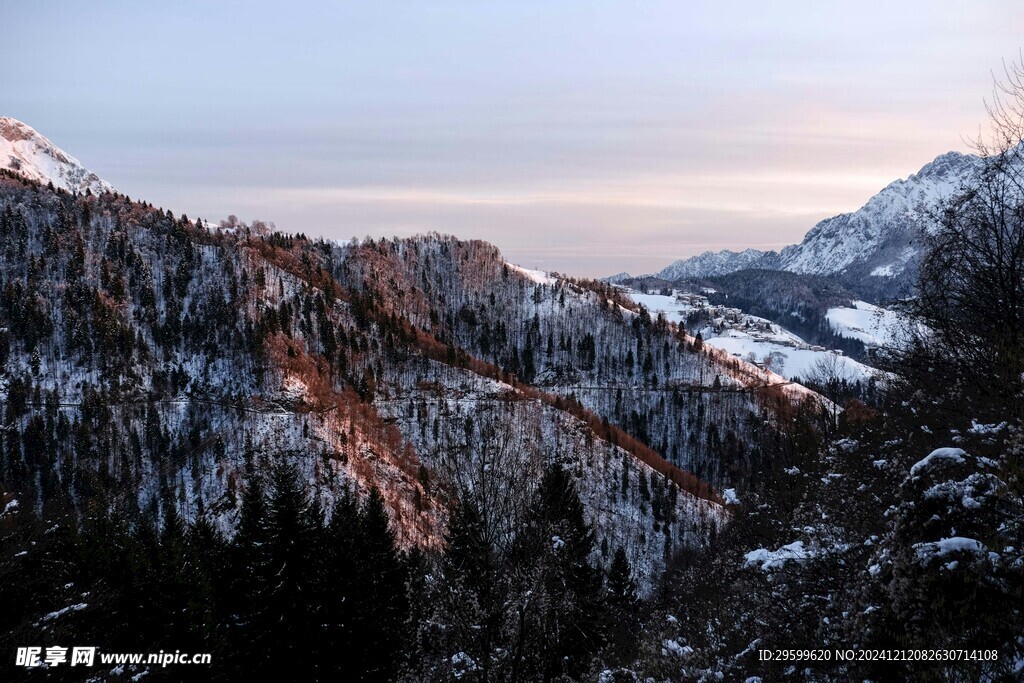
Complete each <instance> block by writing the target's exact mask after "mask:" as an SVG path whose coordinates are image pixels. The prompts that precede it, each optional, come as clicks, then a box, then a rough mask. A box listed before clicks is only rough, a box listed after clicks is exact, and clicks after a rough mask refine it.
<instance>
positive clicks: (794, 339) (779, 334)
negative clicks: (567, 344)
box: [626, 290, 881, 382]
mask: <svg viewBox="0 0 1024 683" xmlns="http://www.w3.org/2000/svg"><path fill="white" fill-rule="evenodd" d="M673 291H675V290H673ZM626 293H627V294H628V295H629V298H631V299H632V300H633V301H635V302H636V303H638V304H641V305H643V306H645V307H646V308H647V309H648V310H649V311H650V312H651V316H652V317H655V316H657V314H658V313H663V314H664V315H665V318H666V319H667V320H668V321H669V322H673V323H676V324H677V325H682V324H683V322H684V321H685V320H686V316H687V315H689V314H690V313H692V312H693V311H696V310H701V309H704V310H707V311H708V313H709V314H710V315H712V316H713V317H714V318H720V317H721V316H722V315H723V312H724V311H732V312H733V313H730V314H731V315H734V317H736V318H737V320H736V322H734V323H730V325H731V327H730V328H728V329H724V330H723V331H722V332H721V333H716V332H715V329H713V328H712V327H707V328H705V329H703V330H701V335H702V336H703V337H704V342H705V343H707V344H709V345H711V346H713V347H715V348H718V349H721V350H723V351H726V352H727V353H729V354H732V355H734V356H735V355H739V356H740V357H741V358H743V359H744V360H746V359H747V358H748V356H749V354H751V353H753V354H754V356H755V359H756V360H757V361H758V362H761V361H763V360H764V358H765V357H767V356H769V355H771V354H773V353H775V354H780V356H776V358H780V357H781V360H782V365H781V366H779V365H776V366H774V367H772V368H771V369H772V371H774V372H775V373H776V374H779V375H781V376H783V377H785V378H786V379H794V378H797V377H799V378H802V379H807V377H808V376H810V375H811V374H812V372H813V371H814V369H815V366H816V365H817V364H818V363H819V362H820V361H825V362H826V363H828V364H832V362H833V359H835V365H836V370H837V371H838V372H839V373H840V376H842V377H845V378H846V379H847V380H848V381H851V382H853V381H857V380H860V381H867V380H868V379H869V378H870V377H872V376H874V375H876V374H877V372H876V371H875V370H874V369H873V368H871V367H868V366H867V365H864V364H863V363H860V362H858V361H855V360H853V359H852V358H847V357H846V356H840V355H837V354H835V353H833V352H832V351H829V350H821V349H820V348H817V347H812V346H811V345H810V344H808V343H807V342H805V341H804V340H803V339H801V338H800V337H799V336H797V335H795V334H793V333H792V332H790V331H789V330H787V329H785V328H784V327H782V326H780V325H777V324H775V323H773V322H772V321H770V320H767V319H766V318H760V317H758V316H754V315H748V314H745V313H742V312H736V311H735V309H727V308H726V307H721V306H711V305H710V304H708V302H707V299H706V298H705V297H702V296H697V295H688V294H686V293H681V296H680V297H677V296H675V295H673V296H667V295H665V294H643V293H641V292H637V291H634V290H627V291H626ZM866 305H867V306H870V305H871V304H866ZM879 310H881V309H879Z"/></svg>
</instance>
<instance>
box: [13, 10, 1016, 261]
mask: <svg viewBox="0 0 1024 683" xmlns="http://www.w3.org/2000/svg"><path fill="white" fill-rule="evenodd" d="M204 7H205V5H204ZM5 10H6V14H8V20H7V21H6V22H5V23H4V26H3V27H0V36H2V37H3V38H4V40H3V41H0V43H2V47H0V50H2V52H3V54H4V55H5V57H6V58H7V60H8V62H9V63H13V64H16V65H17V66H18V68H16V69H10V70H8V72H6V73H5V74H4V75H3V76H0V84H2V86H3V87H2V91H3V92H4V93H5V95H6V97H5V102H4V103H3V105H4V108H5V111H4V112H2V113H3V114H5V115H9V116H11V117H13V118H16V119H18V120H21V121H23V122H25V123H26V124H28V125H29V126H32V127H33V128H35V129H36V130H37V131H38V132H40V133H41V134H42V135H44V136H46V137H47V138H49V139H50V140H52V141H53V142H54V144H56V145H57V146H58V147H60V148H61V149H63V150H64V151H66V152H67V153H68V154H70V155H72V156H74V157H76V158H78V159H80V160H81V161H82V163H83V165H84V166H85V167H86V168H88V169H89V170H91V171H94V172H95V173H97V174H98V175H99V176H100V177H102V178H104V179H105V180H107V181H108V182H110V183H111V184H113V185H114V186H115V187H117V188H118V190H119V191H121V192H124V193H126V194H128V195H130V196H132V197H137V198H141V199H144V200H145V201H149V202H152V203H153V204H155V205H159V206H163V207H165V208H169V209H171V210H172V211H174V212H175V213H186V214H188V215H189V216H192V217H201V218H203V219H206V220H209V221H211V222H214V223H215V222H217V221H219V220H221V219H223V218H225V217H227V216H228V215H229V214H234V215H237V216H239V218H240V219H241V220H244V221H247V222H249V221H252V220H254V219H262V220H265V221H272V222H273V223H275V224H276V225H277V227H278V229H280V230H282V231H285V232H291V233H297V232H302V233H305V234H307V235H310V236H322V237H324V238H326V239H341V240H347V239H350V238H352V237H359V238H362V237H364V236H371V237H382V236H386V237H390V236H398V237H404V236H409V235H412V234H419V233H425V232H430V231H437V232H441V233H449V234H454V235H457V236H459V237H462V238H467V239H470V238H477V239H484V240H487V241H489V242H491V243H493V244H495V245H496V246H497V247H498V248H499V249H501V251H502V253H503V254H504V255H505V257H506V258H507V259H508V260H510V261H513V262H515V263H519V264H521V265H523V266H525V267H529V268H541V269H544V270H548V271H552V270H553V271H559V272H562V273H566V274H571V275H582V276H594V277H601V276H607V275H612V274H614V273H619V272H623V271H626V272H630V273H633V274H639V273H651V272H656V271H658V270H660V269H661V268H664V267H665V266H667V265H669V264H670V263H672V262H674V261H676V260H678V259H681V258H686V257H689V256H694V255H697V254H700V253H703V252H705V251H719V250H722V249H730V250H732V251H743V250H744V249H747V248H756V249H779V248H781V247H782V246H785V245H787V244H792V243H796V242H799V241H800V240H801V239H802V238H803V236H804V234H805V233H806V232H807V231H808V230H810V229H811V228H812V227H813V226H814V225H815V224H816V223H817V222H818V221H820V220H822V219H824V218H827V217H829V216H833V215H837V214H841V213H846V212H850V211H854V210H856V209H858V208H859V207H860V206H862V205H863V204H864V203H865V202H866V201H867V200H868V199H869V198H870V197H871V196H873V195H874V194H875V193H877V192H878V191H879V190H881V189H882V188H884V187H885V186H886V185H888V184H889V183H890V182H892V181H893V180H896V179H898V178H905V177H907V176H908V175H910V174H911V173H915V172H917V170H919V169H920V168H921V167H922V166H924V165H925V164H927V163H929V162H930V161H931V160H932V159H934V158H935V157H937V156H939V155H941V154H943V153H946V152H948V151H959V152H965V151H968V150H967V145H966V144H965V140H966V139H967V138H970V137H972V136H973V135H974V134H976V132H977V129H978V124H979V123H980V122H981V121H983V120H984V119H985V111H984V104H983V100H984V98H985V97H986V96H987V95H989V94H990V92H991V82H992V71H993V70H994V71H996V72H998V71H999V69H1000V68H1001V67H1000V65H1001V63H1002V60H1003V59H1004V58H1005V59H1011V58H1013V57H1014V56H1015V55H1017V54H1019V51H1018V46H1016V45H1015V44H1014V42H1015V36H1017V35H1020V29H1021V28H1024V11H1022V10H1021V9H1020V8H1018V7H1016V6H1015V5H1012V4H1010V3H1002V2H994V3H989V4H986V5H985V6H984V7H971V8H960V7H956V6H954V5H952V4H943V5H941V6H938V7H937V6H935V5H934V4H932V3H914V4H911V5H907V6H901V7H899V8H889V9H888V10H887V12H886V14H885V16H884V21H880V20H879V18H878V17H877V16H875V15H872V14H871V13H870V12H868V11H865V10H864V8H859V9H856V10H854V9H837V8H822V7H818V6H806V7H801V6H800V5H798V4H797V5H794V4H788V5H786V6H785V7H783V8H781V9H780V10H779V11H778V12H775V13H772V14H766V13H764V12H763V11H762V12H760V13H759V12H758V11H757V10H756V9H755V6H754V5H750V6H749V11H748V12H747V13H746V14H745V15H744V16H743V17H742V18H740V19H738V20H737V19H735V17H732V16H729V15H728V14H727V13H725V10H724V8H681V7H677V6H674V5H672V4H670V3H668V4H655V5H649V6H645V7H644V8H643V10H642V11H640V10H635V9H630V8H623V7H619V6H617V5H613V4H598V5H589V4H587V5H584V4H576V3H568V4H565V5H560V6H558V7H548V6H541V5H537V4H533V3H520V4H516V5H514V6H503V7H500V8H476V7H473V6H470V5H465V4H462V3H442V4H440V5H434V6H431V7H423V6H415V5H407V4H403V3H389V4H387V5H386V6H378V7H374V8H364V7H344V8H321V7H318V6H316V5H315V4H314V5H304V4H303V3H299V4H298V5H295V6H294V10H293V11H292V12H289V13H288V14H287V15H284V16H281V15H279V13H276V12H275V11H274V6H273V5H271V4H269V3H259V4H257V5H254V6H252V7H251V8H248V9H247V11H246V13H245V14H240V13H238V12H235V11H232V10H231V8H229V7H226V6H215V7H211V8H209V10H208V11H207V12H206V13H205V14H204V21H203V22H202V23H201V24H195V25H193V24H190V23H189V22H188V20H187V19H186V18H185V17H187V16H188V15H189V13H188V12H178V11H172V10H168V9H165V8H137V7H133V6H121V5H120V4H119V3H100V4H99V5H95V6H94V5H90V6H89V7H80V6H77V5H72V4H64V3H56V4H54V5H47V6H45V7H40V6H35V7H25V6H21V5H14V4H12V5H10V6H9V7H5ZM238 37H243V39H241V40H239V39H238ZM29 46H31V48H30V47H29ZM33 53H34V54H35V55H36V57H35V58H34V59H33V60H31V61H29V60H26V59H24V57H23V56H24V55H26V54H33ZM68 64H78V65H80V66H79V67H77V68H74V69H68V68H67V65H68ZM90 69H91V71H92V72H93V73H95V74H96V76H95V78H90V79H83V78H82V77H81V72H82V71H83V70H86V71H88V70H90ZM926 114H927V116H925V115H926Z"/></svg>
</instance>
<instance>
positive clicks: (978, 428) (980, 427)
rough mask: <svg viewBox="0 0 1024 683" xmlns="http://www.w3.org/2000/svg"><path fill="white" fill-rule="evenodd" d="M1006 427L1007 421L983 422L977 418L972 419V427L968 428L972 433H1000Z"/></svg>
mask: <svg viewBox="0 0 1024 683" xmlns="http://www.w3.org/2000/svg"><path fill="white" fill-rule="evenodd" d="M1005 428H1006V423H1005V422H1000V423H998V424H987V425H986V424H981V423H980V422H978V421H977V420H971V428H970V429H968V430H967V431H969V432H970V433H972V434H998V433H999V432H1001V431H1003V429H1005Z"/></svg>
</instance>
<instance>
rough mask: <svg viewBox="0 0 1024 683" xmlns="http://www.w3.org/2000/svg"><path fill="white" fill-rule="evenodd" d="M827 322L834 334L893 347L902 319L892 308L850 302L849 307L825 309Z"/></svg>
mask: <svg viewBox="0 0 1024 683" xmlns="http://www.w3.org/2000/svg"><path fill="white" fill-rule="evenodd" d="M827 317H828V322H829V324H830V325H831V326H832V329H833V330H835V332H836V334H839V335H842V336H844V337H850V338H852V339H859V340H860V341H862V342H864V343H865V344H867V345H868V346H875V347H889V346H896V345H897V344H898V343H899V341H900V339H901V333H902V331H903V329H904V328H905V327H906V321H905V320H904V318H903V316H901V315H900V314H899V313H897V312H896V311H891V310H888V309H885V308H880V307H879V306H873V305H872V304H869V303H868V302H866V301H854V302H853V308H848V307H846V306H839V307H836V308H830V309H828V313H827Z"/></svg>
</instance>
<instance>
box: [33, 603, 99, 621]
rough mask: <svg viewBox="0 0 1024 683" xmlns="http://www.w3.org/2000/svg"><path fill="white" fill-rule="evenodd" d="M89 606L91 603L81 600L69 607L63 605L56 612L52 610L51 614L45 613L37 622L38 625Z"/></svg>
mask: <svg viewBox="0 0 1024 683" xmlns="http://www.w3.org/2000/svg"><path fill="white" fill-rule="evenodd" d="M88 606H89V604H88V603H86V602H80V603H78V604H75V605H68V606H67V607H63V608H61V609H59V610H57V611H56V612H50V613H49V614H46V615H44V616H43V618H42V619H40V620H39V621H38V622H37V623H36V625H37V626H38V625H39V624H45V623H46V622H48V621H53V620H54V619H59V618H60V617H62V616H64V615H65V614H68V613H70V612H81V611H82V610H84V609H85V608H86V607H88Z"/></svg>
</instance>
